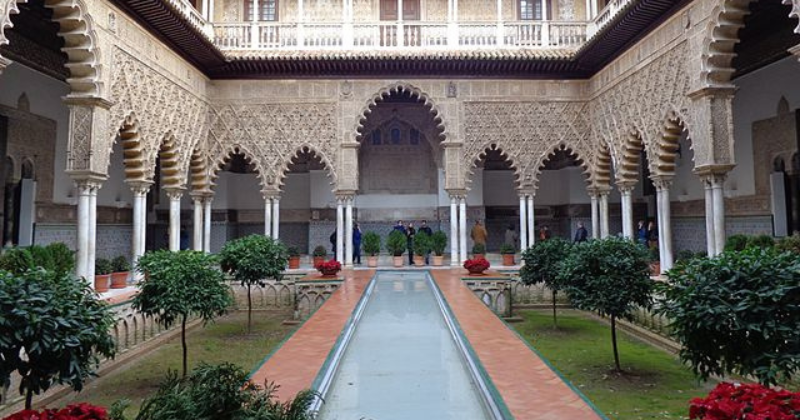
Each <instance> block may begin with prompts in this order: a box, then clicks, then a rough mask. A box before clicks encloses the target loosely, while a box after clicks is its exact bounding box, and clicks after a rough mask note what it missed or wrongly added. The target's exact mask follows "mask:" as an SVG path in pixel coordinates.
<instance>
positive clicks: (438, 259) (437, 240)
mask: <svg viewBox="0 0 800 420" xmlns="http://www.w3.org/2000/svg"><path fill="white" fill-rule="evenodd" d="M430 240H431V243H430V246H431V251H433V265H435V266H437V267H438V266H441V265H443V264H444V250H445V248H447V235H446V234H445V233H444V232H442V231H441V230H437V231H436V232H433V235H431V238H430Z"/></svg>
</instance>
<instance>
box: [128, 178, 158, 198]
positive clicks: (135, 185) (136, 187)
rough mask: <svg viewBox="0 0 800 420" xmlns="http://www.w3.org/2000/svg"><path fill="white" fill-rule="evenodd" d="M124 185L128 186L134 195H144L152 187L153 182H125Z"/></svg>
mask: <svg viewBox="0 0 800 420" xmlns="http://www.w3.org/2000/svg"><path fill="white" fill-rule="evenodd" d="M125 183H126V184H128V186H129V187H130V188H131V191H133V194H134V195H145V194H147V193H148V192H149V191H150V187H152V186H153V181H125Z"/></svg>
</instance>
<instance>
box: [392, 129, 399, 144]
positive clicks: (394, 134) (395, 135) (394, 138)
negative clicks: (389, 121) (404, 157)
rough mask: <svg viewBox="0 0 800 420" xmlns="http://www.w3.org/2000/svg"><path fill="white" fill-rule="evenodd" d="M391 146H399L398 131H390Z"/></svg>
mask: <svg viewBox="0 0 800 420" xmlns="http://www.w3.org/2000/svg"><path fill="white" fill-rule="evenodd" d="M392 144H400V129H399V128H393V129H392Z"/></svg>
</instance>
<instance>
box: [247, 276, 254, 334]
mask: <svg viewBox="0 0 800 420" xmlns="http://www.w3.org/2000/svg"><path fill="white" fill-rule="evenodd" d="M252 329H253V300H252V299H251V298H250V284H248V285H247V334H250V333H251V332H252Z"/></svg>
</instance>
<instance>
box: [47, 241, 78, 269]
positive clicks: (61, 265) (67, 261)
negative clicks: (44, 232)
mask: <svg viewBox="0 0 800 420" xmlns="http://www.w3.org/2000/svg"><path fill="white" fill-rule="evenodd" d="M45 248H46V249H47V250H48V252H49V253H50V261H51V262H52V264H53V265H52V266H51V267H45V268H46V269H48V270H52V271H54V272H56V273H62V274H69V273H72V272H73V271H74V270H75V253H74V252H73V251H72V250H71V249H69V247H68V246H67V245H66V244H65V243H62V242H53V243H51V244H50V245H47V246H46V247H45Z"/></svg>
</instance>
